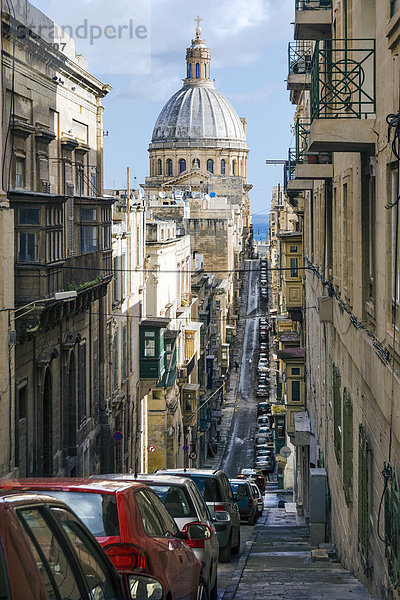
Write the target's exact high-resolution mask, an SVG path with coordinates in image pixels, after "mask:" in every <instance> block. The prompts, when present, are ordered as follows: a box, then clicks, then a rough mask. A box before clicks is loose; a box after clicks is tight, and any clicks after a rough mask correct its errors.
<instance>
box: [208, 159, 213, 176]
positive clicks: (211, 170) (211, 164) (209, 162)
mask: <svg viewBox="0 0 400 600" xmlns="http://www.w3.org/2000/svg"><path fill="white" fill-rule="evenodd" d="M207 171H209V172H210V173H214V161H213V159H212V158H209V159H208V161H207Z"/></svg>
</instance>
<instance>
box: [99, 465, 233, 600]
mask: <svg viewBox="0 0 400 600" xmlns="http://www.w3.org/2000/svg"><path fill="white" fill-rule="evenodd" d="M94 478H96V479H99V478H101V479H111V480H118V481H124V482H127V481H133V482H142V483H145V484H146V485H148V486H149V487H150V488H151V489H152V490H153V491H154V492H156V494H157V495H158V496H159V497H160V498H161V500H162V501H163V502H164V504H165V506H166V508H167V510H168V512H169V514H170V515H171V517H173V519H174V520H175V522H176V524H177V525H178V527H179V529H180V530H181V531H183V532H186V531H187V526H188V525H189V524H192V525H194V524H197V523H202V524H203V525H206V526H207V527H209V528H210V529H211V531H212V535H211V536H210V537H209V538H208V539H201V540H193V541H191V540H188V539H186V540H185V541H186V543H187V544H188V545H189V546H190V547H191V548H193V551H194V553H195V555H196V556H197V558H198V559H199V560H200V562H201V565H202V568H201V576H202V577H203V579H204V580H205V581H206V582H207V587H208V589H209V591H210V598H211V600H216V599H217V597H218V596H217V566H218V554H219V543H218V537H217V531H216V530H218V528H220V527H221V520H219V519H218V517H222V516H223V513H222V512H220V513H216V516H215V517H211V514H210V511H209V509H208V507H207V505H206V503H205V502H204V499H203V496H202V495H201V494H200V491H199V489H198V487H197V486H196V485H195V484H194V482H193V481H192V480H191V479H189V478H188V477H176V476H174V475H159V474H157V473H153V474H152V475H143V474H139V475H137V476H136V477H135V476H134V475H129V474H124V473H112V474H109V475H96V476H94ZM224 515H226V517H225V518H226V519H228V518H229V515H228V513H224ZM224 526H225V524H224V521H222V528H223V527H224Z"/></svg>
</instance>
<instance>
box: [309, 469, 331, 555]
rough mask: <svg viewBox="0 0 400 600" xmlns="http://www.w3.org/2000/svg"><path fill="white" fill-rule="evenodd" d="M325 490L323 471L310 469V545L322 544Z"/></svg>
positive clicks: (324, 526) (324, 527) (324, 472)
mask: <svg viewBox="0 0 400 600" xmlns="http://www.w3.org/2000/svg"><path fill="white" fill-rule="evenodd" d="M326 488H327V473H326V471H325V469H310V498H309V500H310V534H311V545H312V546H319V544H322V543H324V542H325V541H326V540H325V529H326Z"/></svg>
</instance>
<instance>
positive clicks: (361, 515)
mask: <svg viewBox="0 0 400 600" xmlns="http://www.w3.org/2000/svg"><path fill="white" fill-rule="evenodd" d="M368 473H369V465H368V442H367V436H366V433H365V427H364V425H359V428H358V550H359V552H360V557H361V562H362V565H363V568H364V572H365V573H366V572H367V570H368V549H369V480H368V479H369V477H368Z"/></svg>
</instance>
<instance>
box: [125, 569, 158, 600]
mask: <svg viewBox="0 0 400 600" xmlns="http://www.w3.org/2000/svg"><path fill="white" fill-rule="evenodd" d="M127 584H128V590H129V596H128V598H131V600H162V599H163V598H164V589H163V586H162V584H161V583H160V582H159V581H158V579H155V578H154V577H149V576H147V575H141V574H134V575H128V576H127Z"/></svg>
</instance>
